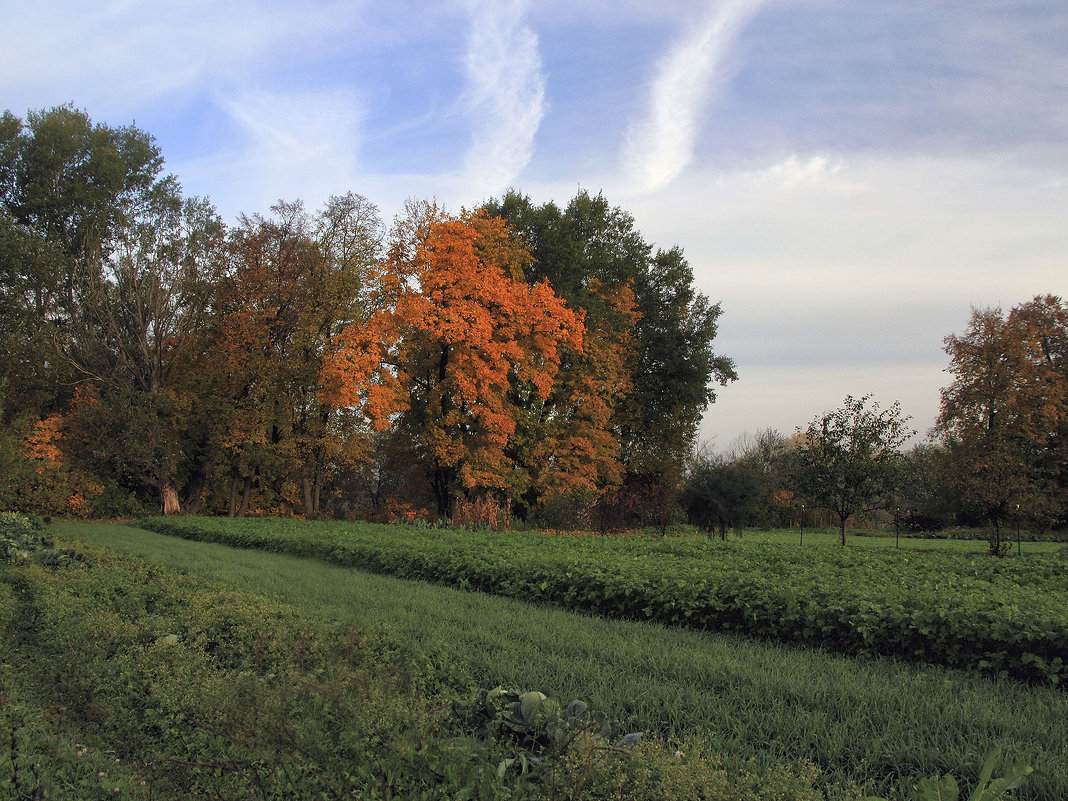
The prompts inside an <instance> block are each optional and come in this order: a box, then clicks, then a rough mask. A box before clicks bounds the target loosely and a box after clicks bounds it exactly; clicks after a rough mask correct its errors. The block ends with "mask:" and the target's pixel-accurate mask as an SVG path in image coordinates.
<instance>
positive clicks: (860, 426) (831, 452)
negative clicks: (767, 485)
mask: <svg viewBox="0 0 1068 801" xmlns="http://www.w3.org/2000/svg"><path fill="white" fill-rule="evenodd" d="M869 401H870V402H871V403H870V405H869ZM909 419H910V418H908V417H902V415H901V406H900V404H899V403H897V402H896V401H895V402H894V403H893V405H891V406H890V407H889V408H887V409H880V408H879V404H878V403H877V402H875V401H872V398H871V395H864V396H863V397H860V398H854V397H853V396H851V395H847V396H846V398H845V401H844V402H843V404H842V406H841V407H839V408H838V409H835V410H833V411H828V412H826V413H824V414H823V415H822V416H818V417H816V418H814V419H813V420H812V422H811V423H809V424H808V427H807V428H806V429H804V430H802V429H801V428H798V429H797V430H798V433H799V434H800V435H801V442H800V445H799V446H798V448H797V450H796V452H795V457H794V468H793V480H794V486H795V487H796V489H797V493H798V495H800V496H801V497H802V498H803V499H806V500H808V501H809V502H810V503H811V504H813V505H815V506H820V507H823V508H825V509H828V510H829V511H832V512H833V513H834V514H835V515H836V516H837V517H838V521H839V530H840V532H841V543H842V546H843V547H844V546H845V544H846V521H847V520H848V519H849V518H850V517H851V516H852V515H854V514H857V513H862V512H870V511H874V510H876V509H885V508H886V507H887V506H888V505H889V504H890V503H891V502H892V499H893V497H894V493H895V491H896V489H897V485H898V482H899V481H900V477H901V466H902V461H903V458H904V457H903V455H902V453H901V451H900V447H901V446H902V445H903V444H904V443H905V441H906V440H908V439H909V437H911V436H912V435H913V434H915V433H916V432H915V431H914V430H912V429H910V428H909V427H908V420H909Z"/></svg>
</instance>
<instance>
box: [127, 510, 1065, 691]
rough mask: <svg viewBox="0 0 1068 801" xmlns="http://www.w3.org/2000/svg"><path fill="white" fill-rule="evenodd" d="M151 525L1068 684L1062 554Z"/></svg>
mask: <svg viewBox="0 0 1068 801" xmlns="http://www.w3.org/2000/svg"><path fill="white" fill-rule="evenodd" d="M142 525H144V526H145V527H146V528H150V529H152V530H155V531H159V532H163V533H169V534H176V535H178V536H183V537H187V538H191V539H200V540H207V541H213V542H220V543H226V544H230V545H238V546H242V547H253V548H262V549H267V550H272V551H282V552H287V553H291V554H295V555H300V556H316V557H320V558H324V559H327V560H330V561H332V562H335V563H337V564H340V565H345V566H351V567H360V568H363V569H367V570H371V571H375V572H379V573H384V574H389V575H393V576H398V577H401V578H408V579H420V580H425V581H431V582H437V583H442V584H447V585H451V586H455V587H459V588H463V589H474V590H480V591H484V592H488V593H494V594H499V595H504V596H508V597H512V598H517V599H522V600H526V601H529V602H533V603H544V604H554V605H558V606H561V607H564V608H568V609H573V610H581V611H584V612H589V613H594V614H599V615H605V616H612V617H620V618H628V619H637V620H651V621H657V622H661V623H665V624H682V625H687V626H692V627H696V628H701V629H708V630H722V631H734V632H743V633H746V634H749V635H754V636H759V637H766V638H770V639H775V640H780V641H787V642H795V643H801V644H805V645H814V646H822V647H828V648H831V649H834V650H838V651H842V652H846V653H855V654H884V655H893V656H898V657H904V658H907V659H911V660H916V661H920V662H927V663H939V664H945V665H949V666H952V667H961V668H978V669H982V670H984V671H988V672H991V673H994V674H997V675H1002V676H1012V677H1016V678H1020V679H1025V680H1029V681H1038V682H1049V683H1053V684H1059V683H1061V682H1062V681H1063V680H1064V679H1066V678H1068V603H1066V601H1068V587H1066V583H1068V580H1066V578H1065V571H1064V570H1063V563H1061V562H1059V561H1057V560H1052V559H1040V558H1028V559H1020V560H994V559H971V560H969V559H963V558H961V557H957V556H952V555H937V554H915V553H909V554H903V553H900V552H895V553H882V552H874V551H868V550H860V549H842V550H839V549H831V548H809V549H799V548H794V547H792V546H783V545H771V544H759V545H758V544H748V543H719V542H715V541H710V540H706V539H703V538H685V539H682V538H674V539H667V540H664V539H644V540H641V539H611V540H603V539H596V538H582V539H574V538H554V537H545V536H541V535H536V534H516V533H507V532H505V533H500V532H496V533H495V532H471V531H455V530H451V531H449V530H415V529H407V528H405V527H400V526H397V527H393V526H372V525H361V524H340V523H337V524H327V523H310V522H306V521H293V520H238V521H234V520H224V519H218V518H214V519H213V518H180V519H173V518H166V519H165V518H156V519H152V520H149V521H145V522H144V523H142Z"/></svg>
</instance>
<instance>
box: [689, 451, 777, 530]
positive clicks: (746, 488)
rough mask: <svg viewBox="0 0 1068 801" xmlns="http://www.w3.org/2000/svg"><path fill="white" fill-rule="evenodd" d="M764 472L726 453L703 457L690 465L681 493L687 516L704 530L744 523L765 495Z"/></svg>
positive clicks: (725, 528)
mask: <svg viewBox="0 0 1068 801" xmlns="http://www.w3.org/2000/svg"><path fill="white" fill-rule="evenodd" d="M761 479H762V477H761V475H760V474H759V472H758V471H757V469H756V468H755V466H754V465H752V464H751V463H746V462H742V461H737V460H735V461H731V460H730V459H729V458H728V457H726V456H723V455H718V456H699V457H697V458H696V459H695V460H694V462H693V464H692V465H691V466H690V469H689V471H688V474H687V476H686V482H685V484H684V485H683V489H682V492H681V494H680V498H679V500H680V503H681V504H682V507H683V509H685V510H686V517H687V519H688V520H689V521H690V522H691V523H693V524H694V525H695V526H698V527H699V528H701V529H702V530H704V531H707V532H712V531H716V530H717V529H718V531H719V536H720V539H724V540H725V539H727V530H728V529H729V528H738V527H741V526H744V525H745V524H746V522H747V521H748V520H749V519H750V518H751V516H752V515H753V513H754V511H755V509H756V506H757V504H758V503H759V502H760V500H761V498H760V495H761V489H762V488H761Z"/></svg>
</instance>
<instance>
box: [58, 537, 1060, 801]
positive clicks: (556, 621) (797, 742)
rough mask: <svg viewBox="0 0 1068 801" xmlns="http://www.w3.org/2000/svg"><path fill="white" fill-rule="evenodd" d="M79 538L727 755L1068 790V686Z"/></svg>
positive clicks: (881, 777) (362, 576)
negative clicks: (1022, 776) (377, 631)
mask: <svg viewBox="0 0 1068 801" xmlns="http://www.w3.org/2000/svg"><path fill="white" fill-rule="evenodd" d="M61 530H62V531H63V532H64V533H66V534H68V535H71V536H76V537H82V538H86V539H91V540H92V541H94V542H96V543H98V544H105V545H108V546H109V547H113V548H116V549H120V550H124V551H129V552H133V553H137V554H141V555H144V556H145V557H147V558H149V559H151V560H154V561H160V562H164V563H166V564H168V565H171V566H174V567H177V568H181V569H184V570H189V571H193V572H197V573H201V574H203V575H210V576H213V577H216V578H220V579H222V580H224V581H226V582H228V583H231V584H235V585H237V586H241V587H246V588H252V589H255V590H256V591H258V592H264V593H267V594H269V595H272V596H276V597H278V598H280V599H284V600H287V601H289V602H291V603H294V604H296V605H298V606H300V607H301V608H303V609H306V610H313V611H314V612H315V614H317V615H318V616H320V617H323V618H325V619H328V620H334V619H336V620H338V621H340V622H341V623H343V624H345V625H355V626H358V627H359V626H366V625H371V624H386V625H388V626H390V627H392V628H394V629H395V630H397V631H398V632H400V633H403V634H404V635H405V636H407V637H411V638H412V639H413V640H415V641H417V642H419V643H422V644H424V645H425V647H426V649H427V650H433V645H432V644H433V643H440V642H445V643H447V647H448V649H449V652H450V653H452V654H454V655H455V656H456V658H459V659H461V660H462V661H463V663H464V664H465V665H466V666H467V667H468V668H469V669H470V670H471V672H472V674H473V675H474V677H475V679H476V681H477V682H478V683H480V684H482V685H485V686H492V685H496V684H504V685H506V686H516V687H525V688H538V689H542V690H543V691H546V692H548V693H550V694H553V695H558V696H561V697H565V696H566V697H569V698H570V697H581V698H583V699H585V700H587V701H588V702H589V703H590V704H591V706H592V707H594V708H598V709H603V710H605V711H606V712H608V713H609V714H611V715H612V716H614V717H619V718H623V719H625V722H626V723H627V725H628V726H629V727H633V728H645V729H650V730H654V731H659V732H662V733H663V734H665V735H666V736H669V737H672V736H680V737H681V736H686V735H687V734H692V733H693V732H704V733H709V732H711V733H712V736H713V737H714V738H715V739H714V742H715V744H716V748H717V749H720V750H721V752H722V753H725V754H726V755H727V756H728V757H731V758H735V759H739V760H744V759H747V758H749V757H757V758H758V759H759V760H760V762H761V764H764V765H774V764H776V763H777V762H779V761H781V760H783V759H787V760H793V759H805V760H810V761H813V762H815V763H816V764H818V765H820V766H821V767H822V768H824V770H825V771H826V776H827V778H829V779H832V780H837V781H850V780H853V781H869V780H870V781H873V782H876V783H877V786H878V787H880V788H882V789H884V790H885V789H888V788H890V787H891V786H893V785H895V784H897V783H898V782H899V781H900V782H903V783H904V784H906V785H908V784H909V783H911V782H914V781H915V780H916V779H917V778H918V777H920V776H925V775H930V774H934V773H945V772H951V773H954V774H955V775H957V776H958V777H960V776H965V777H974V776H975V775H976V774H977V772H978V770H979V768H980V766H981V764H982V758H983V755H984V754H986V753H987V752H988V751H989V750H991V749H992V748H993V747H994V746H1001V747H1002V748H1003V749H1004V764H1006V765H1008V764H1014V763H1028V764H1031V765H1034V766H1035V767H1036V768H1037V769H1038V773H1036V775H1035V776H1034V777H1032V779H1031V780H1029V782H1028V784H1027V785H1026V786H1025V788H1024V790H1023V791H1022V792H1021V793H1019V794H1018V795H1019V797H1020V798H1031V799H1050V800H1051V801H1052V799H1063V798H1068V760H1065V759H1064V743H1065V742H1068V696H1066V694H1065V693H1063V692H1060V691H1056V690H1053V689H1050V688H1044V687H1035V686H1028V685H1024V684H1020V683H1018V682H1013V681H998V680H992V679H985V678H982V677H980V676H976V675H971V674H964V673H960V672H956V671H950V670H946V669H942V668H933V667H921V666H915V665H907V664H901V663H899V662H896V661H893V660H888V659H875V658H871V659H851V658H846V657H840V656H834V655H831V654H827V653H825V652H823V651H819V650H812V649H802V648H796V647H788V646H781V645H773V644H768V643H761V642H754V641H751V640H747V639H742V638H739V637H732V636H724V635H712V634H708V633H703V632H698V631H692V630H686V629H679V628H666V627H663V626H659V625H650V624H638V623H631V622H623V621H613V620H604V619H599V618H591V617H587V616H582V615H575V614H569V613H566V612H562V611H559V610H552V609H544V608H538V607H534V606H531V605H529V604H524V603H520V602H515V601H510V600H506V599H501V598H494V597H489V596H486V595H483V594H480V593H472V592H457V591H454V590H450V589H446V588H442V587H437V586H431V585H428V584H425V583H421V582H405V581H398V580H396V579H392V578H387V577H383V576H377V575H369V574H366V573H362V572H359V571H353V570H349V569H344V568H340V567H337V566H333V565H329V564H323V563H320V562H317V561H312V560H306V559H296V558H290V557H286V556H281V555H277V554H269V553H263V552H256V551H248V550H234V549H232V548H227V547H222V546H218V545H198V546H191V545H189V544H188V543H185V542H183V541H181V540H177V539H173V538H170V537H163V536H159V535H155V534H151V533H149V532H145V531H142V530H139V529H136V528H131V527H123V526H101V525H77V524H69V525H66V526H63V527H61Z"/></svg>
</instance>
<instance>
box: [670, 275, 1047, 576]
mask: <svg viewBox="0 0 1068 801" xmlns="http://www.w3.org/2000/svg"><path fill="white" fill-rule="evenodd" d="M944 343H945V351H946V354H947V356H948V357H949V367H948V372H949V374H950V375H951V376H952V380H951V382H950V383H949V385H948V386H947V387H946V388H944V389H943V390H942V393H941V407H940V412H939V416H938V419H937V421H936V424H935V427H934V429H933V430H932V431H930V432H929V433H928V435H927V436H926V438H924V439H923V440H922V441H920V442H919V443H917V444H914V445H913V446H912V447H911V448H903V446H904V445H906V443H907V442H908V441H909V440H910V438H912V437H913V435H915V434H916V432H915V431H914V430H913V429H911V428H910V427H909V418H908V417H906V416H904V415H903V414H902V412H901V408H900V406H899V405H898V404H897V403H894V404H893V405H892V406H890V407H888V408H886V409H880V407H879V404H878V403H877V402H876V401H875V400H874V399H873V398H871V396H864V397H861V398H854V397H852V396H849V397H846V399H845V401H844V403H843V404H842V406H841V407H839V408H837V409H834V410H830V411H828V412H826V413H825V414H823V415H819V416H817V417H816V418H815V419H813V420H812V421H811V422H810V423H809V424H808V426H807V427H804V428H798V429H797V430H796V431H795V432H794V434H793V435H792V436H789V437H787V436H786V435H784V434H781V433H780V432H777V431H775V430H771V429H768V430H764V431H761V432H759V433H758V434H757V435H755V436H753V437H748V438H744V439H743V440H742V441H741V442H739V443H737V445H736V447H734V448H733V449H731V450H729V451H728V452H726V453H719V454H717V453H709V452H704V453H699V454H698V455H697V456H696V458H695V459H694V461H693V463H692V464H691V467H690V471H689V474H688V477H687V481H686V484H685V488H684V490H683V493H682V496H681V500H682V505H683V506H684V507H685V509H686V511H687V513H688V514H689V516H690V519H691V520H692V521H693V522H695V523H698V524H699V525H701V526H703V527H704V528H706V529H707V530H709V531H712V530H716V531H719V532H720V533H721V535H723V536H726V533H727V531H728V530H729V529H730V528H734V527H740V526H762V527H768V528H772V527H783V526H799V527H803V526H804V525H806V522H807V524H808V525H812V524H813V523H826V522H833V523H834V524H835V525H837V526H838V527H839V530H840V532H841V542H842V544H843V545H844V544H845V537H846V523H847V521H848V520H850V519H851V518H857V517H864V516H867V517H869V518H872V517H873V516H874V515H876V514H881V515H883V519H884V521H886V522H892V523H893V524H894V525H895V526H897V527H898V528H899V529H904V530H906V531H909V532H933V531H939V530H941V529H943V528H945V527H947V526H953V525H963V526H981V525H984V526H987V527H988V528H989V529H990V531H991V533H990V550H991V552H992V553H995V554H998V555H1003V554H1004V553H1006V552H1007V550H1008V543H1007V541H1006V537H1005V536H1004V528H1005V527H1006V526H1014V527H1016V528H1019V527H1021V526H1023V527H1025V528H1028V529H1030V530H1032V531H1038V532H1042V531H1050V530H1054V529H1061V530H1063V529H1064V528H1065V527H1066V526H1068V305H1066V304H1065V302H1064V301H1063V300H1062V299H1061V298H1059V297H1056V296H1054V295H1039V296H1035V297H1034V298H1032V299H1031V300H1030V301H1027V302H1025V303H1021V304H1019V305H1017V306H1014V307H1013V308H1012V309H1010V310H1009V311H1008V312H1007V313H1006V312H1004V311H1003V310H1002V309H1000V308H976V309H973V310H972V314H971V319H970V321H969V324H968V327H967V329H966V330H965V331H963V332H962V333H957V334H950V335H949V336H947V337H946V338H945V341H944Z"/></svg>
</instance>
